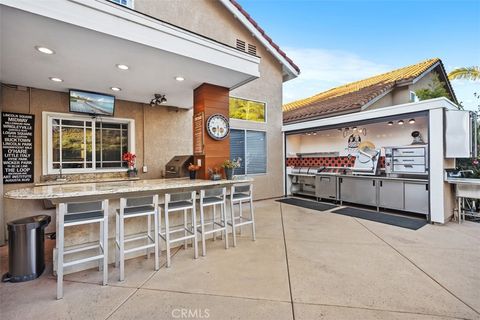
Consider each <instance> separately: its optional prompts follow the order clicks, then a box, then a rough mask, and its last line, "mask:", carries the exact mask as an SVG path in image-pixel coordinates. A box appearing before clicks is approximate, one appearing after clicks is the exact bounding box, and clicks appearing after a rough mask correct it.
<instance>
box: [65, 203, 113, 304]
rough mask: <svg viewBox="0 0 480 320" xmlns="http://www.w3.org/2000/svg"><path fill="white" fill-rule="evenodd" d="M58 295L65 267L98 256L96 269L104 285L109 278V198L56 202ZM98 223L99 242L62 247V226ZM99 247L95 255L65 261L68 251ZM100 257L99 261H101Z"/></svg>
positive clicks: (91, 259) (73, 251) (74, 251)
mask: <svg viewBox="0 0 480 320" xmlns="http://www.w3.org/2000/svg"><path fill="white" fill-rule="evenodd" d="M56 210H57V226H56V228H57V230H56V231H57V237H56V238H57V239H56V248H57V265H56V269H57V299H62V298H63V271H64V268H66V267H70V266H74V265H77V264H81V263H86V262H90V261H95V260H99V264H98V269H99V270H103V282H102V284H103V285H106V284H107V281H108V200H103V201H95V202H81V203H59V204H58V205H57V208H56ZM90 223H99V224H100V232H99V241H98V244H94V245H84V246H75V247H72V249H67V248H65V243H64V240H65V238H64V237H65V228H66V227H71V226H78V225H82V224H90ZM93 249H98V251H99V253H98V254H97V255H93V256H89V257H86V258H82V259H78V260H70V261H68V262H64V257H65V256H66V255H68V254H72V253H78V252H82V251H87V250H93ZM100 260H101V261H100Z"/></svg>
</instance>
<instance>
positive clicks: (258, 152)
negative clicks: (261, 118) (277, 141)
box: [245, 130, 267, 174]
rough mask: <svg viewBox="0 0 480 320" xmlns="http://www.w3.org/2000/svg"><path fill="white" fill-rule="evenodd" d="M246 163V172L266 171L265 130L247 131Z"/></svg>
mask: <svg viewBox="0 0 480 320" xmlns="http://www.w3.org/2000/svg"><path fill="white" fill-rule="evenodd" d="M246 141H247V148H246V160H245V162H246V164H247V173H248V174H258V173H267V144H266V141H265V132H263V131H250V130H248V131H247V139H246Z"/></svg>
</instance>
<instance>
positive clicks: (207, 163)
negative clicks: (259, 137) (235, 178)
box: [193, 83, 230, 179]
mask: <svg viewBox="0 0 480 320" xmlns="http://www.w3.org/2000/svg"><path fill="white" fill-rule="evenodd" d="M229 93H230V90H229V89H228V88H224V87H220V86H216V85H212V84H208V83H204V84H202V85H200V86H199V87H198V88H196V89H195V90H194V92H193V110H194V112H193V114H194V115H193V116H195V114H198V113H200V112H204V114H205V123H204V135H203V136H204V150H203V151H204V153H203V155H196V156H195V163H196V161H197V159H201V160H202V167H201V168H200V170H199V171H198V172H197V177H198V178H200V179H209V177H208V173H207V169H208V168H214V167H220V165H221V164H222V162H223V161H225V160H226V159H229V158H230V136H227V138H225V139H224V140H221V141H218V140H215V139H212V138H210V136H209V135H208V133H207V130H206V121H207V120H208V118H209V117H210V116H211V115H213V114H216V113H219V114H222V115H224V116H225V117H226V118H227V119H228V118H229V114H228V111H229V109H228V108H229V106H228V104H229V101H228V100H229ZM193 139H195V136H194V137H193ZM193 143H194V145H195V141H194V142H193Z"/></svg>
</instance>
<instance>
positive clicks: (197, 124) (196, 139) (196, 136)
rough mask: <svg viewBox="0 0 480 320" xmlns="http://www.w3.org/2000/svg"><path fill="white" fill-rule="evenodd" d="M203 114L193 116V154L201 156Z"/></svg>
mask: <svg viewBox="0 0 480 320" xmlns="http://www.w3.org/2000/svg"><path fill="white" fill-rule="evenodd" d="M204 118H205V116H204V113H203V112H200V113H197V114H195V115H194V116H193V154H194V155H203V152H204V150H203V147H204V141H203V140H204V137H203V134H204V133H203V132H204V131H205V130H204V125H203V124H204Z"/></svg>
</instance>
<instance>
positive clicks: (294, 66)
mask: <svg viewBox="0 0 480 320" xmlns="http://www.w3.org/2000/svg"><path fill="white" fill-rule="evenodd" d="M230 2H231V3H232V4H233V5H234V6H235V7H236V8H237V9H238V10H239V11H240V12H241V13H242V14H243V15H244V16H245V18H247V20H248V21H249V22H250V23H251V24H252V25H253V26H254V27H255V29H257V30H258V32H260V33H261V34H262V36H263V37H264V38H265V40H267V42H268V43H270V45H271V46H272V47H274V48H275V50H277V52H278V53H279V54H280V55H281V56H282V57H283V58H285V60H287V62H288V63H289V64H290V65H291V66H292V67H293V68H294V69H295V70H296V71H297V72H300V68H299V67H298V66H297V65H296V64H295V63H294V62H293V60H292V59H290V58H289V57H288V56H287V54H286V53H285V52H283V51H282V50H281V49H280V47H279V46H278V45H277V44H276V43H275V42H273V40H272V38H270V37H269V36H268V35H267V34H266V33H265V31H264V30H263V29H262V28H261V27H260V26H259V25H258V23H257V22H256V21H255V20H254V19H253V18H252V17H251V16H250V15H249V14H248V12H247V11H245V9H243V8H242V6H241V5H240V4H239V3H238V2H237V1H235V0H230Z"/></svg>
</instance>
